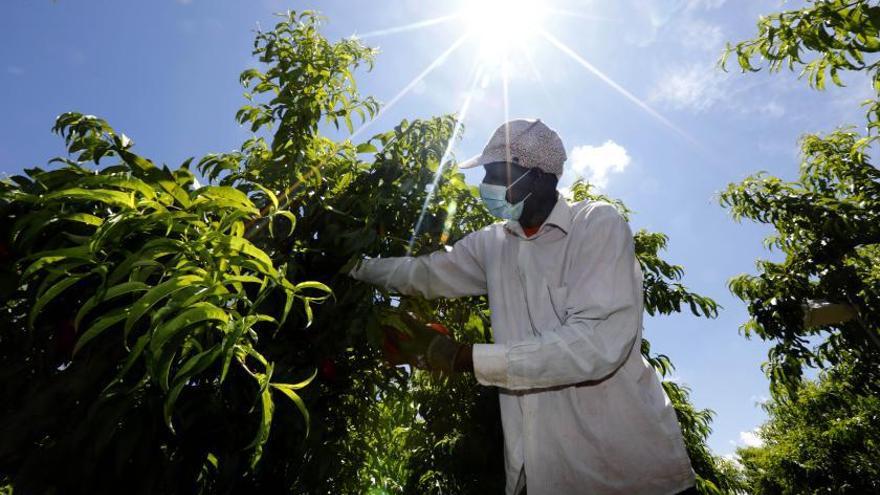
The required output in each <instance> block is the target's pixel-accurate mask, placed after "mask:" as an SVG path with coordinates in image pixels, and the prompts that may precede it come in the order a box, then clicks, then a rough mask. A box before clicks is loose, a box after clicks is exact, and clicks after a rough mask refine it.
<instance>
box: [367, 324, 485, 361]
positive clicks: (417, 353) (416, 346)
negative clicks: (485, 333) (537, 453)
mask: <svg viewBox="0 0 880 495" xmlns="http://www.w3.org/2000/svg"><path fill="white" fill-rule="evenodd" d="M400 317H401V320H402V321H403V323H404V324H405V325H406V330H407V333H404V332H402V331H400V330H398V329H397V328H394V327H390V326H385V327H384V328H383V329H384V330H385V338H384V340H383V342H382V350H383V352H384V354H385V359H386V360H387V361H388V362H389V363H391V364H393V365H397V364H409V365H411V366H415V367H417V368H421V369H425V370H431V371H442V372H445V373H452V372H453V371H458V370H460V366H456V364H457V363H460V361H461V359H462V358H463V357H464V354H465V353H466V350H468V349H466V348H467V347H470V346H466V345H464V344H460V343H458V342H456V341H455V340H453V339H452V338H450V337H449V330H448V329H447V328H446V327H444V326H443V325H441V324H439V323H428V324H425V323H424V322H421V321H419V320H418V319H417V318H415V317H414V316H412V315H410V314H407V313H400ZM467 354H468V355H469V354H470V353H467Z"/></svg>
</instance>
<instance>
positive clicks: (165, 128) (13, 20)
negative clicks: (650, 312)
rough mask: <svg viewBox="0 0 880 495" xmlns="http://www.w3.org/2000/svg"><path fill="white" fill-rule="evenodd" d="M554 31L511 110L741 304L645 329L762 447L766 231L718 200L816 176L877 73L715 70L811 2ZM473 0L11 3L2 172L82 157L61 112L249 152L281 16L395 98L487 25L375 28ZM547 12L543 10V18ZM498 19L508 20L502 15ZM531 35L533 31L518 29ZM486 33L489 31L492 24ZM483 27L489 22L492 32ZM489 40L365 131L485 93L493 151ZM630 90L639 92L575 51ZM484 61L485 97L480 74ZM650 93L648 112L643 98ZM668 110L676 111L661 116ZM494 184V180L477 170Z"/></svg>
mask: <svg viewBox="0 0 880 495" xmlns="http://www.w3.org/2000/svg"><path fill="white" fill-rule="evenodd" d="M547 3H548V4H549V5H550V7H551V8H552V9H554V11H553V12H551V13H549V14H547V15H546V16H544V18H543V21H542V22H541V25H542V28H543V30H544V31H546V32H547V33H549V34H550V36H551V37H552V38H553V39H555V40H557V42H558V44H560V45H563V46H564V47H566V50H568V52H567V53H566V51H564V50H561V49H560V47H559V46H557V45H554V44H553V43H552V42H550V41H548V39H547V38H544V37H541V36H540V35H537V34H535V33H532V32H531V30H530V29H524V30H518V31H522V35H521V36H519V35H517V36H515V37H512V39H511V43H513V44H514V45H515V46H514V47H512V48H511V49H510V51H509V53H510V55H509V57H510V63H509V66H508V69H507V73H508V75H509V83H508V113H507V114H508V115H509V116H510V117H512V118H515V117H540V118H541V119H542V120H543V121H545V122H546V123H548V124H549V125H550V126H552V127H554V128H555V129H556V130H557V131H558V132H559V133H560V135H561V136H562V139H563V141H564V142H565V144H566V148H567V149H568V150H569V160H568V162H567V164H566V166H567V167H568V170H567V172H566V174H565V176H564V177H563V183H562V184H561V185H562V186H566V185H568V184H569V183H570V182H571V180H573V179H574V178H576V177H578V176H583V177H585V178H587V179H588V180H591V181H592V182H594V183H596V184H599V185H600V186H601V190H602V191H603V192H605V193H607V194H609V195H611V196H614V197H618V198H620V199H622V200H624V201H625V202H626V203H627V205H629V206H630V207H631V208H632V209H633V210H635V214H634V216H633V220H632V226H633V228H634V229H638V228H646V229H648V230H652V231H661V232H665V233H666V234H668V235H669V236H670V246H669V250H668V252H667V253H666V255H667V258H668V259H669V260H671V261H673V262H676V263H679V264H682V265H684V267H685V271H686V276H685V283H686V284H687V285H688V286H689V287H690V288H692V289H694V290H696V291H697V292H699V293H701V294H704V295H708V296H711V297H713V298H714V299H715V300H716V301H718V302H719V303H720V304H721V305H722V306H723V307H724V309H723V311H722V312H721V315H720V316H719V317H718V318H717V319H715V320H700V319H697V318H695V317H692V316H689V315H681V316H671V317H660V318H651V319H648V320H646V336H647V337H648V338H649V339H650V340H651V341H652V343H653V346H654V350H655V351H658V352H662V353H665V354H668V355H669V356H670V357H671V358H672V360H673V362H674V363H675V365H676V367H677V372H676V379H677V380H680V381H681V382H683V383H685V384H687V385H688V386H690V387H691V388H692V390H693V394H692V398H693V400H694V402H695V403H696V405H697V406H698V407H708V408H711V409H713V410H715V412H716V413H717V416H716V418H715V421H714V423H713V429H714V432H713V434H712V436H711V439H710V445H711V447H712V448H713V449H714V451H715V452H716V453H719V454H729V453H731V452H732V451H733V450H734V448H735V446H736V445H743V442H748V441H752V440H753V435H752V434H751V432H752V431H753V429H754V428H755V427H756V426H758V425H759V424H760V423H761V422H762V420H763V419H764V413H763V411H761V409H760V408H759V407H758V406H757V402H758V401H761V400H763V399H764V398H766V396H767V395H768V391H767V380H766V379H765V377H764V375H763V373H762V372H761V371H760V364H761V362H763V361H764V360H765V359H766V350H767V347H768V346H767V345H766V344H764V343H762V342H760V341H757V340H747V339H745V338H744V337H743V336H741V335H740V334H739V332H738V327H739V325H740V324H742V323H743V322H744V321H745V320H746V318H747V315H746V312H745V309H744V306H743V304H742V303H740V302H739V301H738V300H737V299H735V298H734V297H733V296H731V295H730V293H729V292H728V290H727V285H726V284H727V280H728V279H729V278H730V277H731V276H733V275H736V274H739V273H742V272H753V271H754V261H755V260H756V259H758V258H766V257H774V256H778V255H775V254H773V253H769V252H767V251H766V250H764V249H763V248H762V245H761V238H762V237H763V236H765V235H767V234H768V233H769V231H768V230H767V229H766V228H763V227H761V226H757V225H752V224H737V223H735V222H733V221H732V220H731V219H730V218H729V217H728V215H727V214H726V212H725V211H724V210H722V209H721V208H720V207H719V206H718V203H717V199H716V196H717V192H718V191H720V190H721V189H723V188H724V187H725V186H726V184H728V183H729V182H732V181H737V180H740V179H742V178H744V177H745V176H746V175H748V174H750V173H753V172H755V171H758V170H766V171H768V172H770V173H772V174H776V175H780V176H782V177H785V178H793V177H794V176H795V174H796V172H797V163H798V161H797V159H798V157H797V147H796V142H797V138H798V136H800V135H801V134H803V133H805V132H816V131H829V130H832V129H833V128H834V127H835V126H837V125H841V124H847V123H860V122H862V121H863V113H862V110H861V109H860V107H859V105H858V103H859V101H861V100H862V99H864V98H866V97H867V96H868V95H869V91H870V89H869V87H868V85H867V82H866V81H862V80H856V79H854V80H852V81H850V82H849V85H848V87H846V88H842V89H839V88H833V89H831V90H829V91H826V92H822V93H819V92H816V91H813V90H810V89H809V88H808V87H807V84H806V82H805V81H799V80H797V77H796V74H792V73H788V72H785V73H782V74H777V75H773V76H769V77H768V75H767V74H766V73H763V72H762V73H759V74H746V75H742V74H740V73H739V71H737V70H735V67H731V71H730V72H729V73H723V72H721V71H718V70H717V69H715V67H714V64H715V61H716V59H717V57H718V55H719V54H720V51H721V48H722V47H723V46H724V43H725V42H726V41H736V40H741V39H745V38H747V37H749V36H751V35H752V34H753V33H754V31H755V27H754V25H755V21H756V20H757V18H758V16H759V15H760V14H766V13H770V12H775V11H777V10H779V9H780V8H793V7H794V6H797V5H799V3H798V2H784V3H781V2H778V1H759V0H735V1H734V0H727V1H725V0H623V1H610V0H602V1H599V0H594V1H573V0H547ZM462 5H464V2H463V1H462V3H456V2H428V1H424V0H420V1H417V0H387V1H379V0H375V1H359V2H353V1H350V0H349V1H343V0H329V1H324V2H306V1H297V2H293V1H281V0H255V1H245V0H237V1H233V0H210V1H209V0H185V1H184V0H161V1H154V2H119V1H116V0H81V1H72V0H58V1H57V2H51V1H50V0H38V1H28V2H25V1H21V0H19V1H15V2H5V5H4V6H3V7H2V13H3V15H2V16H0V32H2V33H3V34H2V35H0V36H2V43H0V94H2V95H3V118H2V120H0V173H5V174H11V173H17V172H19V171H20V170H21V169H22V168H25V167H30V166H44V165H45V164H46V162H47V160H48V159H49V158H51V157H54V156H57V155H60V154H62V153H63V146H62V144H63V143H62V141H61V140H60V139H59V138H58V137H57V136H54V135H52V134H51V133H50V131H49V130H50V128H51V126H52V123H53V121H54V119H55V117H56V116H57V115H58V114H60V113H62V112H65V111H80V112H83V113H90V114H95V115H99V116H101V117H103V118H105V119H107V120H108V121H109V122H110V124H111V125H113V126H114V127H115V128H116V129H117V130H119V131H121V132H125V133H126V134H127V135H129V136H131V137H132V138H133V139H134V140H135V142H136V150H137V151H138V152H139V153H140V154H143V155H145V156H148V157H150V158H152V159H154V160H155V161H158V162H164V163H168V164H169V165H177V164H179V163H180V162H182V161H183V160H185V159H186V158H187V157H189V156H197V157H198V156H201V155H203V154H205V153H211V152H221V151H230V150H233V149H235V148H237V147H238V146H239V145H240V144H241V143H242V142H243V141H244V140H245V139H247V138H248V137H249V132H248V130H247V129H245V128H241V127H239V126H238V125H237V124H236V123H235V121H234V118H233V117H234V114H235V111H236V110H237V109H238V108H239V107H240V106H241V105H243V104H244V99H243V98H242V96H241V95H242V93H243V89H242V88H241V87H240V86H239V84H238V75H239V73H240V72H241V71H242V70H244V69H245V68H248V67H251V66H254V65H255V61H254V59H253V58H252V57H251V54H250V52H251V47H252V39H253V30H254V29H255V28H256V26H257V23H261V24H262V25H263V26H269V25H271V24H272V23H273V22H274V19H273V16H272V13H273V12H278V11H282V10H286V9H293V10H302V9H317V10H320V11H321V12H322V13H324V14H325V15H326V16H327V17H328V22H327V24H326V26H325V30H324V34H325V35H327V36H328V37H329V38H330V39H338V38H340V37H345V36H349V35H352V34H355V33H358V34H360V35H366V38H365V42H366V43H367V44H370V45H373V46H378V47H379V48H380V50H381V53H380V54H379V56H378V58H377V63H376V67H375V69H374V70H373V71H372V72H370V73H364V74H361V77H360V79H359V88H360V90H361V92H362V93H365V94H371V95H373V96H375V97H376V98H378V99H379V100H381V101H384V102H389V101H391V100H393V99H394V97H395V96H396V95H398V94H399V92H400V91H401V89H403V88H404V87H406V86H407V85H409V84H410V83H412V82H413V81H414V78H416V76H417V75H419V74H420V73H422V72H423V71H424V70H425V68H426V67H428V66H429V65H430V64H431V63H432V61H435V60H436V58H437V57H438V56H439V55H441V54H442V53H444V51H446V50H447V49H448V48H449V47H450V46H452V45H453V44H454V43H455V42H456V40H458V39H459V38H460V37H461V36H462V35H464V34H465V33H466V32H468V30H469V29H472V28H473V24H467V23H462V22H457V21H446V22H439V23H436V24H433V25H430V26H427V27H424V28H422V29H416V30H408V31H398V32H391V33H387V34H384V35H375V34H371V33H375V32H376V31H382V30H386V29H388V28H393V27H395V26H403V25H408V24H411V23H414V22H418V21H423V20H426V19H433V18H437V17H442V16H448V15H450V14H452V13H454V12H456V11H458V10H459V9H460V8H461V6H462ZM537 18H538V16H533V17H532V19H537ZM485 26H490V24H489V23H487V24H485ZM518 27H521V26H518ZM485 29H488V27H486V28H485ZM485 29H482V28H481V29H480V30H479V31H480V32H485ZM484 54H485V52H484V51H482V50H481V47H480V37H479V36H471V37H470V38H468V39H466V40H465V41H464V42H462V43H461V44H460V45H458V47H457V48H456V49H455V50H454V51H452V52H451V53H450V54H449V56H448V57H447V58H445V60H443V61H442V63H437V64H435V67H434V69H433V70H432V71H430V72H429V73H427V74H426V75H425V77H424V78H422V79H421V80H419V81H418V82H416V83H414V84H412V89H411V90H410V91H408V92H407V93H406V94H404V95H403V96H402V97H400V98H399V99H398V100H396V103H395V104H394V105H393V106H390V107H388V108H387V109H386V110H385V111H384V112H383V113H382V115H381V116H380V117H379V118H378V119H376V120H375V121H373V122H372V123H371V124H370V125H369V127H368V128H367V129H365V130H363V131H362V134H359V135H358V139H363V138H365V137H368V136H370V135H371V134H373V133H377V132H380V131H384V130H387V129H388V128H390V127H391V126H393V125H394V124H395V123H396V122H398V121H399V120H400V119H402V118H408V119H412V118H416V117H429V116H432V115H438V114H443V113H452V112H456V111H459V110H460V108H461V107H462V104H463V102H464V101H465V100H466V98H468V95H470V106H469V110H468V112H467V114H466V115H465V119H464V124H465V132H464V135H463V137H462V139H461V141H460V142H459V143H458V144H457V145H456V146H455V149H454V152H455V154H456V155H457V156H458V157H460V158H466V157H469V156H471V155H473V154H476V153H478V152H479V151H480V149H481V147H482V145H483V144H484V142H485V140H486V139H487V138H488V136H489V135H490V134H491V132H492V131H493V130H494V129H495V127H497V126H498V125H499V124H500V123H501V122H502V121H503V120H504V117H505V110H504V107H505V106H504V98H503V90H502V88H503V85H502V83H501V81H502V78H501V77H500V74H501V68H500V66H499V65H498V64H497V63H496V62H497V57H496V56H492V55H489V56H486V55H484ZM572 54H576V55H577V57H580V60H581V61H582V62H583V61H586V62H587V63H588V64H590V65H591V66H592V67H594V68H595V69H597V70H599V71H601V72H602V73H603V74H604V75H605V76H606V77H607V78H608V79H610V80H612V81H614V82H615V83H616V84H617V85H618V88H624V90H625V91H627V92H628V93H629V95H630V97H627V96H624V95H623V94H622V93H621V92H620V91H619V90H617V89H614V88H613V87H612V86H611V85H609V84H608V83H607V82H606V81H603V80H602V79H601V78H600V77H597V75H596V74H595V73H593V72H591V71H589V70H588V69H587V68H585V67H584V65H583V64H582V63H580V62H578V61H577V60H575V58H574V57H572ZM476 64H482V66H483V67H484V77H481V78H480V80H479V81H478V84H477V85H476V87H475V88H472V81H473V77H472V74H473V68H474V67H475V66H476ZM634 99H637V100H638V101H639V102H641V103H640V104H639V103H636V102H635V101H634ZM658 116H659V117H658ZM466 175H467V177H468V180H469V182H471V183H474V184H476V183H478V181H479V180H480V179H481V177H482V176H481V172H480V171H468V173H467V174H466Z"/></svg>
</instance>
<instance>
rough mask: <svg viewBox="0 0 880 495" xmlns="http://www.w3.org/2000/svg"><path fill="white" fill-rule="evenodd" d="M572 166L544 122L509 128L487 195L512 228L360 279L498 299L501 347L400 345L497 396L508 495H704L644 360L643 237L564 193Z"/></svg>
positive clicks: (418, 327) (416, 330)
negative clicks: (636, 240)
mask: <svg viewBox="0 0 880 495" xmlns="http://www.w3.org/2000/svg"><path fill="white" fill-rule="evenodd" d="M565 160H566V153H565V147H564V145H563V143H562V140H561V139H560V137H559V135H558V134H557V133H556V132H555V131H554V130H552V129H551V128H550V127H548V126H547V125H546V124H544V123H543V122H541V120H540V119H538V120H531V119H517V120H512V121H510V122H507V123H505V124H502V125H501V126H500V127H499V128H498V129H497V130H496V131H495V132H494V134H493V135H492V137H491V138H490V139H489V142H488V144H486V146H485V148H484V149H483V152H482V153H481V154H479V155H478V156H476V157H474V158H473V159H471V160H468V161H466V162H465V163H463V164H461V165H460V168H471V167H479V166H482V167H483V168H484V169H485V177H484V178H483V181H482V183H481V184H480V197H481V198H482V200H483V202H484V203H485V205H486V207H487V209H488V210H489V212H491V213H492V214H493V215H495V216H497V217H499V218H501V219H503V220H505V222H499V223H495V224H492V225H489V226H488V227H485V228H483V229H481V230H479V231H476V232H472V233H470V234H468V235H466V236H464V237H463V238H462V239H461V240H459V241H458V242H456V243H455V245H454V246H453V247H452V249H451V250H440V251H437V252H434V253H431V254H428V255H424V256H418V257H409V256H406V257H396V258H375V259H364V260H361V261H360V262H359V263H358V264H357V265H356V266H355V267H354V268H353V269H352V270H351V272H350V273H349V274H350V275H351V276H352V277H354V278H355V279H358V280H362V281H365V282H369V283H372V284H375V285H379V286H382V287H385V288H386V289H389V290H393V291H396V292H398V293H400V294H404V295H418V296H421V297H425V298H428V299H431V298H438V297H446V298H454V297H462V296H477V295H488V299H489V308H490V310H491V321H492V333H493V340H494V343H492V344H474V345H468V344H464V343H459V342H457V341H455V340H454V339H452V338H450V337H449V336H446V335H442V334H439V333H438V332H436V331H435V330H432V329H431V328H429V327H427V326H426V325H425V324H424V323H419V322H416V323H415V324H413V325H412V332H413V335H412V336H410V337H408V338H407V339H399V341H397V342H396V344H397V347H398V348H399V350H400V353H401V354H402V355H404V357H405V359H406V360H407V361H408V362H410V363H412V364H414V365H416V366H419V367H422V368H426V369H430V370H438V371H443V372H468V373H473V374H474V375H475V376H476V379H477V381H478V382H479V383H481V384H482V385H486V386H494V387H498V390H499V400H500V406H501V423H502V429H503V431H504V461H505V469H506V493H507V494H508V495H522V494H525V493H528V495H567V494H592V495H600V494H621V495H624V494H625V495H638V494H649V495H672V494H677V493H696V490H695V488H694V483H695V476H694V472H693V469H692V468H691V464H690V459H689V458H688V454H687V451H686V449H685V444H684V440H683V438H682V434H681V429H680V427H679V424H678V421H677V419H676V414H675V410H674V409H673V407H672V404H671V403H670V401H669V398H668V397H667V395H666V393H665V392H664V390H663V387H662V386H661V384H660V381H659V379H658V376H657V374H656V372H655V371H654V369H653V368H652V367H651V366H650V365H649V363H648V362H647V361H646V360H645V359H644V358H643V357H642V355H641V352H640V349H641V346H640V344H641V341H642V317H643V312H644V310H643V304H644V301H643V295H642V271H641V268H640V266H639V263H638V262H637V261H636V258H635V252H634V244H633V236H632V232H631V230H630V228H629V226H628V224H627V222H626V220H625V219H624V218H623V217H622V216H621V214H620V213H619V212H618V211H617V209H616V208H615V207H614V206H612V205H610V204H608V203H605V202H601V201H591V200H587V201H580V202H577V203H574V204H569V202H568V201H567V200H566V199H565V198H564V197H563V196H562V195H561V194H560V193H559V192H558V191H557V184H558V181H559V177H560V176H561V175H562V172H563V165H564V162H565Z"/></svg>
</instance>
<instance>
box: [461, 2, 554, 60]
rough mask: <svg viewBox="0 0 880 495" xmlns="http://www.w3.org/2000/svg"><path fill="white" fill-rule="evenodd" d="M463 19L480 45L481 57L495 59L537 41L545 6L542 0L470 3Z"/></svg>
mask: <svg viewBox="0 0 880 495" xmlns="http://www.w3.org/2000/svg"><path fill="white" fill-rule="evenodd" d="M461 15H462V17H463V19H464V22H465V23H466V25H467V29H468V33H470V35H471V36H473V37H474V38H475V39H476V40H477V41H478V43H479V47H480V51H481V55H482V56H483V57H487V56H488V57H493V56H499V55H504V54H506V53H507V52H508V51H509V49H510V47H511V46H514V45H517V44H521V43H523V42H525V41H528V40H530V39H533V38H536V37H537V36H538V34H539V33H540V32H541V29H542V27H543V22H544V18H545V16H546V6H545V5H544V2H542V1H541V0H470V1H468V2H467V5H466V6H465V8H464V9H463V10H462V14H461Z"/></svg>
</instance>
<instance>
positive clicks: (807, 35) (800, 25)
mask: <svg viewBox="0 0 880 495" xmlns="http://www.w3.org/2000/svg"><path fill="white" fill-rule="evenodd" d="M878 28H880V7H878V5H877V2H876V1H867V0H850V1H843V0H832V1H811V2H808V3H807V5H806V6H804V7H803V8H801V9H798V10H790V11H786V12H781V13H776V14H771V15H768V16H763V17H761V19H760V20H759V22H758V35H757V36H756V37H755V38H754V39H751V40H747V41H744V42H741V43H738V44H737V45H735V46H728V49H727V52H726V53H725V55H724V57H723V58H722V64H723V63H724V60H725V59H726V58H727V56H729V55H732V54H735V55H736V58H737V62H738V64H739V65H740V67H741V68H742V69H743V70H744V71H756V70H760V69H761V68H762V67H763V66H766V67H768V68H769V69H770V71H772V72H777V71H779V70H781V69H782V68H783V67H788V68H790V69H792V70H794V69H795V68H799V69H801V76H805V77H806V78H807V79H808V82H809V83H810V85H811V86H813V87H815V88H817V89H820V90H821V89H823V88H825V86H826V81H827V80H829V79H830V80H831V81H833V82H834V83H835V84H836V85H838V86H842V85H843V78H842V77H841V76H842V75H843V74H844V73H847V72H852V73H853V76H854V77H855V76H856V75H857V74H858V73H864V74H865V75H867V76H868V77H870V78H871V81H872V83H873V87H874V90H875V96H874V97H873V98H871V99H869V100H867V101H866V102H865V103H864V105H865V107H866V108H867V128H866V132H865V133H861V132H858V131H857V130H855V129H853V128H841V129H837V130H834V131H832V132H829V133H828V134H826V135H818V134H808V135H805V136H804V137H803V138H802V139H801V157H802V161H801V164H800V173H799V175H798V179H797V180H795V181H790V182H788V181H783V180H781V179H779V178H777V177H773V176H769V175H766V174H763V173H759V174H755V175H753V176H751V177H748V178H747V179H746V180H744V181H742V182H741V183H737V184H730V185H729V186H728V187H727V189H726V190H725V191H724V192H722V194H721V204H722V205H723V206H724V207H726V208H728V209H730V211H731V214H732V215H733V216H734V218H736V219H738V220H739V219H742V218H746V219H749V220H752V221H756V222H759V223H764V224H768V225H771V226H772V227H773V228H774V230H775V233H774V234H773V235H771V236H770V237H769V238H768V239H767V240H766V245H767V246H768V247H770V248H775V249H778V250H780V251H781V253H782V254H783V256H784V259H783V260H782V261H781V262H770V261H766V260H759V261H758V263H757V266H758V274H757V275H740V276H738V277H735V278H734V279H732V280H731V281H730V288H731V290H732V292H733V293H734V294H735V295H737V296H738V297H739V298H741V299H742V300H743V301H745V302H746V303H747V305H748V310H749V313H750V316H751V318H750V320H749V321H748V322H747V323H746V324H745V325H744V326H743V327H742V328H743V330H744V331H745V334H746V336H751V335H757V336H759V337H760V338H761V339H764V340H768V341H772V342H774V345H773V347H772V348H771V350H770V352H769V355H768V361H767V362H766V363H765V371H766V372H767V374H768V376H769V377H770V381H771V392H772V396H773V397H772V399H771V401H770V402H769V403H768V405H767V407H766V410H767V412H768V414H769V416H770V419H769V421H768V422H767V424H765V425H764V426H763V427H762V428H761V429H760V432H761V433H760V435H761V436H762V438H763V439H764V441H765V443H764V446H763V447H755V448H748V449H741V450H740V451H739V454H740V457H741V460H742V463H743V465H744V467H745V471H744V473H745V475H746V477H747V479H748V483H749V485H750V487H751V489H752V490H754V491H755V493H869V492H871V493H872V492H875V491H877V479H878V477H877V471H876V458H877V443H876V438H875V435H872V432H869V431H867V429H869V428H871V426H869V425H871V423H872V422H876V417H877V416H876V411H877V402H876V396H877V395H876V394H877V393H878V391H880V326H878V325H880V323H878V322H880V298H878V296H880V271H878V266H880V265H878V263H880V230H878V229H880V227H878V226H880V181H878V179H880V171H878V169H877V168H876V167H875V166H874V165H873V164H872V163H871V160H870V156H869V151H870V150H871V149H872V147H873V146H874V144H875V142H876V141H877V139H878V133H877V129H878V125H880V124H878V122H880V72H878V69H880V65H878V63H880V62H878V61H877V57H876V55H875V54H876V52H877V51H878V49H880V37H878V34H880V31H878ZM759 59H760V60H761V64H762V65H757V66H756V65H755V64H756V63H757V60H759ZM806 367H809V368H820V369H824V370H825V371H824V372H822V373H820V376H819V379H818V381H816V382H811V381H809V380H805V379H804V378H803V373H804V368H806ZM869 418H870V419H869Z"/></svg>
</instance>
